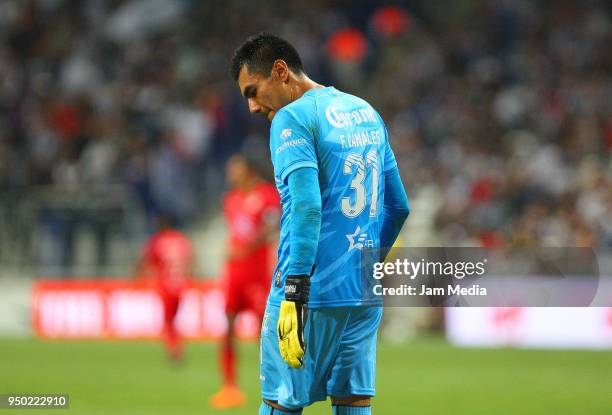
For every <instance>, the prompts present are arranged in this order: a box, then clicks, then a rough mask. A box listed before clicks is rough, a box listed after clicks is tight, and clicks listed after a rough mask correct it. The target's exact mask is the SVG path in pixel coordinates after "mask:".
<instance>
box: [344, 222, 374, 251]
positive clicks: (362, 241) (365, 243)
mask: <svg viewBox="0 0 612 415" xmlns="http://www.w3.org/2000/svg"><path fill="white" fill-rule="evenodd" d="M367 238H368V233H367V232H361V226H357V229H355V232H353V233H352V234H348V235H346V239H348V241H349V247H348V249H347V252H350V251H352V250H353V249H358V250H362V249H363V248H364V247H373V246H374V241H373V240H372V239H367ZM355 239H357V242H355Z"/></svg>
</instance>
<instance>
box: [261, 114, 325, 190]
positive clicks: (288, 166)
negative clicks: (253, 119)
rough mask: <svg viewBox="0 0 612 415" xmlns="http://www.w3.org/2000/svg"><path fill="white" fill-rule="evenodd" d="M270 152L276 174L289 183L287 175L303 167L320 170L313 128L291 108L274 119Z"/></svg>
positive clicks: (271, 129)
mask: <svg viewBox="0 0 612 415" xmlns="http://www.w3.org/2000/svg"><path fill="white" fill-rule="evenodd" d="M270 153H271V156H272V164H273V165H274V175H275V176H276V177H277V178H279V179H280V180H282V182H283V183H287V176H289V174H290V173H291V172H292V171H295V170H297V169H300V168H302V167H312V168H314V169H316V170H317V171H318V170H319V168H318V162H317V154H316V150H315V142H314V135H313V129H312V127H311V126H308V125H307V123H306V122H305V121H303V120H301V119H299V118H298V117H297V116H296V114H295V113H294V112H293V111H291V110H282V111H280V112H278V113H277V114H276V116H275V117H274V119H273V120H272V126H271V128H270Z"/></svg>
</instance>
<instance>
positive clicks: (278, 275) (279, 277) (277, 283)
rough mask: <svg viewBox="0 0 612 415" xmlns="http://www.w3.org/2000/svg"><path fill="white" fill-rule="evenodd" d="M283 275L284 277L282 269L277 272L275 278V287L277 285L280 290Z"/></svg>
mask: <svg viewBox="0 0 612 415" xmlns="http://www.w3.org/2000/svg"><path fill="white" fill-rule="evenodd" d="M282 275H283V272H282V271H281V270H280V269H279V270H278V271H276V277H275V278H274V285H276V288H280V286H281V276H282Z"/></svg>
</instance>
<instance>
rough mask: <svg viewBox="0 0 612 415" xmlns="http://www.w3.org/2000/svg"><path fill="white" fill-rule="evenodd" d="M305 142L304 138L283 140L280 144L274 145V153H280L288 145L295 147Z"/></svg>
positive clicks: (288, 146)
mask: <svg viewBox="0 0 612 415" xmlns="http://www.w3.org/2000/svg"><path fill="white" fill-rule="evenodd" d="M304 144H306V139H305V138H297V139H295V140H290V141H285V142H284V143H283V144H281V145H280V146H278V147H276V154H279V153H282V152H283V151H285V150H287V149H288V148H290V147H297V146H301V145H304Z"/></svg>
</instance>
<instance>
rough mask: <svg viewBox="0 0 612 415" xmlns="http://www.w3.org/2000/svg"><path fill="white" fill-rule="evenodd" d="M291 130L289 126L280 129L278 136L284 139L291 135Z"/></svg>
mask: <svg viewBox="0 0 612 415" xmlns="http://www.w3.org/2000/svg"><path fill="white" fill-rule="evenodd" d="M291 132H292V131H291V128H285V129H284V130H283V131H281V133H280V138H282V139H283V140H286V139H287V138H289V137H291Z"/></svg>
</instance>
